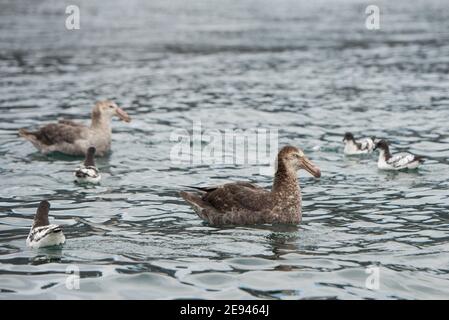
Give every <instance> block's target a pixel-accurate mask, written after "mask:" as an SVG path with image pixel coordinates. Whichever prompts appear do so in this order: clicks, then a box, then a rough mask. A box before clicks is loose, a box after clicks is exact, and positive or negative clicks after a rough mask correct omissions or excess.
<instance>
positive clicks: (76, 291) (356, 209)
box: [0, 0, 449, 299]
mask: <svg viewBox="0 0 449 320" xmlns="http://www.w3.org/2000/svg"><path fill="white" fill-rule="evenodd" d="M70 4H73V3H72V2H71V1H56V0H54V1H39V2H36V1H31V0H28V1H14V0H8V1H2V3H1V4H0V75H1V77H0V108H1V115H0V299H104V298H112V299H179V298H199V299H228V298H233V299H261V298H262V299H266V298H268V299H311V298H312V299H313V298H320V299H322V298H338V299H447V298H449V292H448V288H449V275H448V272H449V243H448V242H449V191H448V189H449V170H448V169H449V162H448V157H449V133H448V122H449V91H448V88H449V78H448V74H449V55H448V53H449V41H448V40H449V2H447V1H436V0H431V1H416V2H415V1H414V2H413V4H410V3H409V2H408V1H405V0H403V1H394V2H392V1H381V2H378V5H379V7H380V10H381V15H380V29H379V30H368V29H366V27H365V19H366V14H365V8H366V6H367V5H369V4H371V3H369V2H367V1H355V0H353V1H343V0H341V1H338V0H333V1H313V3H310V1H294V0H280V1H266V0H260V1H251V0H244V1H241V0H238V1H237V0H229V1H218V0H210V1H182V0H172V1H163V0H157V1H137V0H131V1H126V2H123V1H117V0H115V1H108V2H107V3H105V2H104V1H87V0H85V1H84V0H83V1H77V4H78V5H79V7H80V11H81V12H80V17H81V20H80V24H81V29H80V30H67V29H66V28H65V19H66V17H67V16H68V15H67V14H65V8H66V6H68V5H70ZM106 98H108V99H113V100H114V101H116V102H117V104H119V105H120V106H122V107H123V109H125V110H126V111H127V112H128V113H129V114H130V116H131V117H132V118H133V121H132V122H131V123H129V124H127V123H123V122H120V121H118V120H114V121H113V142H112V151H111V153H110V154H109V155H108V156H106V157H104V158H101V159H98V160H97V164H98V167H99V169H100V170H101V172H102V174H103V181H102V183H101V185H99V186H85V187H80V186H78V185H75V184H74V183H73V179H72V171H73V170H74V168H76V167H77V165H78V164H79V162H80V161H81V160H82V159H80V158H73V157H67V156H62V155H57V154H56V155H50V156H44V155H41V154H39V153H38V152H36V150H35V149H34V147H33V146H32V145H31V144H30V143H28V142H27V141H24V140H23V139H21V138H19V137H18V136H17V131H18V129H19V128H22V127H26V128H34V127H37V126H39V125H41V124H45V123H49V122H52V121H56V120H57V119H59V118H68V119H76V120H81V121H84V122H86V123H87V122H88V119H89V113H90V111H91V108H92V106H93V104H94V102H95V101H97V100H101V99H106ZM199 123H201V130H203V131H204V130H213V129H215V130H219V131H220V132H224V131H225V130H237V129H241V130H247V129H252V128H260V129H266V130H270V131H273V132H274V131H277V133H278V147H281V146H283V145H287V144H291V145H295V146H299V147H301V148H302V149H303V150H304V152H305V153H306V155H307V156H308V157H309V158H310V159H311V160H312V161H313V162H314V163H315V164H316V165H317V166H319V167H320V169H321V172H322V177H321V178H320V179H315V178H313V177H311V176H310V175H309V174H307V173H306V172H304V171H301V172H300V173H299V177H300V178H299V180H300V185H301V188H302V195H303V221H302V223H301V224H300V225H298V226H271V225H262V226H254V227H241V226H235V227H232V226H229V227H223V228H215V227H210V226H208V225H207V224H205V223H203V222H202V221H201V220H200V219H199V218H198V217H197V216H196V215H195V213H193V211H192V210H191V209H190V207H188V206H187V205H186V203H185V202H184V201H183V200H182V199H181V198H180V197H179V195H178V192H179V191H180V190H184V189H185V188H184V186H185V185H202V186H204V185H212V184H217V183H224V182H229V181H235V180H248V181H251V182H254V183H257V184H259V185H261V186H264V187H266V188H269V187H270V185H271V182H272V178H271V177H270V176H269V175H262V174H260V173H261V172H260V168H261V166H260V165H259V164H245V163H243V164H241V163H235V164H234V163H231V164H220V163H218V164H213V165H210V164H209V163H185V162H184V163H177V162H176V161H173V158H172V157H171V153H172V151H173V148H174V146H175V145H176V142H173V141H171V139H170V138H171V137H172V136H173V134H174V133H176V132H179V130H186V131H187V132H188V133H189V134H190V133H192V131H193V126H194V125H195V124H196V125H198V124H199ZM346 131H351V132H353V133H354V134H356V135H359V136H360V135H369V136H371V135H374V136H376V137H381V138H386V139H389V141H390V142H391V145H392V149H393V151H394V152H397V151H403V150H409V151H411V152H414V153H417V154H421V155H424V156H425V157H426V162H425V164H424V165H423V166H422V167H421V168H420V169H419V170H418V171H415V172H399V173H398V172H393V173H386V172H382V171H379V170H378V169H377V167H376V159H377V155H376V154H372V155H368V156H364V157H345V156H344V155H343V154H342V151H343V145H342V141H341V140H342V137H343V134H344V132H346ZM248 149H249V150H250V153H251V152H254V146H251V145H250V146H248ZM231 155H232V152H231ZM42 199H48V200H49V201H50V202H51V204H52V208H51V212H50V213H51V217H52V218H51V221H52V222H54V223H58V224H61V225H63V226H64V233H65V235H66V238H67V242H66V244H65V245H64V246H63V247H62V248H52V249H43V250H31V249H28V248H27V247H26V246H25V239H26V237H27V234H28V231H29V228H30V225H31V223H32V218H33V215H34V213H35V210H36V207H37V204H38V203H39V201H41V200H42ZM77 276H79V287H78V285H77V284H78V282H77V279H78V278H77ZM373 277H374V278H373ZM373 279H374V280H373ZM371 280H373V282H370V281H371ZM377 280H378V281H377ZM376 281H377V282H376ZM367 282H368V285H367ZM370 283H371V284H373V283H374V284H378V286H376V285H374V286H370V285H369V284H370Z"/></svg>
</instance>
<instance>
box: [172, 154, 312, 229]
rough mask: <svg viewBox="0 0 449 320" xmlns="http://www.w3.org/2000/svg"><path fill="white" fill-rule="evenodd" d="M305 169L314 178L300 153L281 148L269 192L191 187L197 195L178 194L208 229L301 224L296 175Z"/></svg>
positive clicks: (239, 186)
mask: <svg viewBox="0 0 449 320" xmlns="http://www.w3.org/2000/svg"><path fill="white" fill-rule="evenodd" d="M299 169H305V170H307V171H308V172H309V173H310V174H312V175H313V176H314V177H316V178H319V177H320V176H321V172H320V169H318V168H317V167H316V166H315V165H314V164H312V163H311V162H310V160H309V159H307V158H306V156H305V155H304V152H303V151H302V150H301V149H298V148H296V147H292V146H286V147H283V148H282V149H281V150H280V151H279V153H278V156H277V171H276V174H275V177H274V182H273V187H272V189H271V191H268V190H265V189H263V188H261V187H258V186H256V185H253V184H251V183H248V182H234V183H227V184H224V185H220V186H215V187H205V188H200V187H193V188H194V189H198V190H199V191H200V192H201V194H197V193H191V192H185V191H181V193H180V195H181V196H182V197H183V198H184V200H186V201H187V202H188V203H189V204H190V205H191V206H192V208H193V209H194V210H195V212H196V213H197V214H198V215H199V216H200V218H202V219H203V220H205V221H207V222H208V223H209V224H210V225H216V226H218V225H248V224H265V223H271V224H273V223H286V224H297V223H300V222H301V189H300V187H299V184H298V178H297V171H298V170H299Z"/></svg>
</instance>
